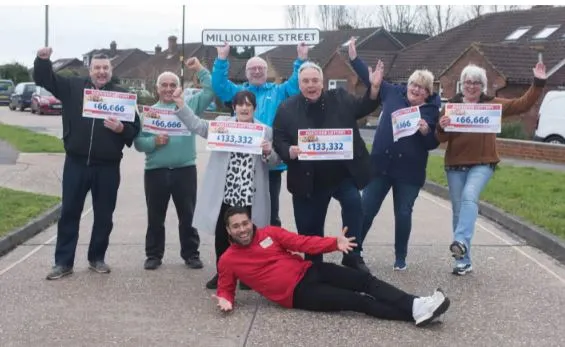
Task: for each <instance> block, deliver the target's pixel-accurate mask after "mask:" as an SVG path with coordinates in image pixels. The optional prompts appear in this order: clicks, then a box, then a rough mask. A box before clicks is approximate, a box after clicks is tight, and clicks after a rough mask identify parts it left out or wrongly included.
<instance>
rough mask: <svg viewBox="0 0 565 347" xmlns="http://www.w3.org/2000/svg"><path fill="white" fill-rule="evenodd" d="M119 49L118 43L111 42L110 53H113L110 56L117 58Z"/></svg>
mask: <svg viewBox="0 0 565 347" xmlns="http://www.w3.org/2000/svg"><path fill="white" fill-rule="evenodd" d="M117 48H118V45H117V44H116V41H112V42H110V52H111V53H110V54H111V55H112V56H115V55H116V54H117V52H118V49H117Z"/></svg>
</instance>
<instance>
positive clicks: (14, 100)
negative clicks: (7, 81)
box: [8, 82, 36, 111]
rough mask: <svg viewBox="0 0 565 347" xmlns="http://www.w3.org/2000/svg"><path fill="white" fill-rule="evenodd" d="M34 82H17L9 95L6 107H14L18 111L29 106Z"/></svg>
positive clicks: (12, 108) (33, 90)
mask: <svg viewBox="0 0 565 347" xmlns="http://www.w3.org/2000/svg"><path fill="white" fill-rule="evenodd" d="M35 88H36V86H35V83H33V82H22V83H18V85H17V86H16V88H15V89H14V92H13V93H12V95H10V104H9V105H8V107H9V108H10V110H12V111H13V110H15V109H16V108H17V109H19V110H20V111H24V110H25V109H26V108H28V107H30V106H31V96H32V95H33V93H34V92H35Z"/></svg>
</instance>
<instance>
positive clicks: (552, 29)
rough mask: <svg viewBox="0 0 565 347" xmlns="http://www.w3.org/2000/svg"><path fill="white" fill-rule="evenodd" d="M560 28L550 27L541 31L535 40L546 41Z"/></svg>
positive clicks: (556, 26) (557, 26)
mask: <svg viewBox="0 0 565 347" xmlns="http://www.w3.org/2000/svg"><path fill="white" fill-rule="evenodd" d="M559 27H560V25H548V26H546V27H545V28H543V29H542V30H540V32H539V33H537V34H536V36H534V39H545V38H547V37H549V35H551V34H553V33H554V32H555V31H556V30H557V29H559Z"/></svg>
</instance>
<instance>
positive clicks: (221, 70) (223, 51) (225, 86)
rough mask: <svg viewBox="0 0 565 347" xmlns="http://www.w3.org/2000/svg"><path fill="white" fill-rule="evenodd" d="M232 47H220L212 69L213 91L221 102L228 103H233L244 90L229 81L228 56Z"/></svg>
mask: <svg viewBox="0 0 565 347" xmlns="http://www.w3.org/2000/svg"><path fill="white" fill-rule="evenodd" d="M229 52H230V46H229V45H227V44H226V45H224V46H223V47H218V58H217V59H216V60H215V61H214V67H213V69H212V89H213V90H214V92H215V93H216V95H217V96H218V97H219V98H220V100H222V101H224V102H226V101H231V100H232V99H233V97H234V96H235V94H237V92H239V91H240V90H242V89H243V87H242V86H238V85H236V84H235V83H233V82H232V81H230V80H229V67H230V63H229V62H228V54H229Z"/></svg>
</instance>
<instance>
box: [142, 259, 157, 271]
mask: <svg viewBox="0 0 565 347" xmlns="http://www.w3.org/2000/svg"><path fill="white" fill-rule="evenodd" d="M161 264H162V262H161V259H159V258H147V259H145V264H143V268H144V269H145V270H155V269H157V268H158V267H159V266H161Z"/></svg>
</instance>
